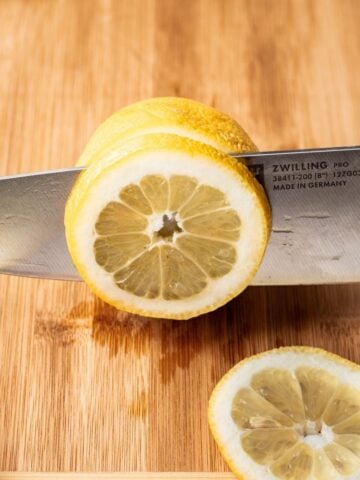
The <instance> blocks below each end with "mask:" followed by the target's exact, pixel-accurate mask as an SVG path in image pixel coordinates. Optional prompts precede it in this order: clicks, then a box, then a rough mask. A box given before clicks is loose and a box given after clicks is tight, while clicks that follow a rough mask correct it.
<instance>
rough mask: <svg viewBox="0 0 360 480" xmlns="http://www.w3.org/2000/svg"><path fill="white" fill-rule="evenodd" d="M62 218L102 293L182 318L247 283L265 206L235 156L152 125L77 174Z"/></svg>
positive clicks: (261, 238) (265, 228)
mask: <svg viewBox="0 0 360 480" xmlns="http://www.w3.org/2000/svg"><path fill="white" fill-rule="evenodd" d="M65 227H66V236H67V242H68V246H69V251H70V254H71V256H72V258H73V261H74V263H75V265H76V267H77V269H78V271H79V273H80V275H81V276H82V277H83V279H84V280H85V281H86V282H87V283H88V285H89V286H90V288H91V289H92V290H93V291H94V292H95V293H96V294H97V295H98V296H99V297H101V298H102V299H104V300H105V301H106V302H108V303H110V304H112V305H114V306H116V307H117V308H119V309H123V310H126V311H130V312H134V313H139V314H143V315H147V316H153V317H167V318H177V319H186V318H190V317H193V316H196V315H199V314H201V313H204V312H207V311H210V310H213V309H215V308H217V307H219V306H220V305H222V304H224V303H225V302H227V301H228V300H230V299H231V298H233V297H234V296H235V295H237V294H238V293H240V292H241V291H242V290H243V289H244V288H245V287H246V286H247V285H248V284H249V282H250V281H251V279H252V278H253V276H254V274H255V272H256V270H257V268H258V266H259V264H260V262H261V259H262V257H263V254H264V251H265V248H266V244H267V240H268V236H269V229H270V210H269V206H268V203H267V200H266V197H265V194H264V192H263V189H262V187H261V186H260V185H259V184H258V183H257V182H256V180H255V179H254V178H253V176H252V175H251V174H250V173H249V171H248V170H247V168H246V167H245V166H244V165H242V164H241V163H239V162H236V161H235V160H234V159H232V158H231V157H229V156H228V155H226V154H224V153H221V152H219V151H218V150H216V149H215V148H213V147H211V146H208V145H205V144H204V143H200V142H197V141H195V140H191V139H188V138H183V137H180V136H177V135H173V134H149V135H145V136H138V137H134V138H132V139H128V140H127V141H125V142H123V143H122V144H119V145H118V146H117V148H116V149H111V151H109V153H108V154H107V155H105V156H103V157H102V158H101V159H99V160H98V161H96V162H91V163H90V165H89V167H88V168H87V169H86V170H84V172H82V173H81V174H80V176H79V179H78V181H77V182H76V184H75V186H74V188H73V190H72V192H71V195H70V197H69V199H68V202H67V206H66V212H65Z"/></svg>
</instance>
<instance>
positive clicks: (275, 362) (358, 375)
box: [209, 350, 360, 480]
mask: <svg viewBox="0 0 360 480" xmlns="http://www.w3.org/2000/svg"><path fill="white" fill-rule="evenodd" d="M304 366H309V367H316V368H321V369H323V370H326V371H327V372H329V373H330V374H332V375H333V376H335V377H337V379H338V382H339V384H348V385H351V386H352V387H354V388H356V389H359V390H360V372H359V371H356V370H352V369H351V368H348V367H346V366H345V365H343V364H341V363H338V362H336V361H334V360H331V359H330V358H327V357H324V356H323V355H321V354H319V353H316V352H315V353H311V354H306V353H303V352H289V351H284V352H282V351H281V350H280V351H277V352H269V354H265V355H263V356H260V357H258V358H256V357H255V358H254V359H251V360H248V361H246V362H244V363H243V364H239V366H236V367H234V369H232V370H230V372H229V373H228V374H227V375H226V376H225V377H224V379H223V381H222V382H221V383H220V384H219V386H218V387H216V388H215V390H214V392H213V394H212V397H211V399H210V413H209V420H210V422H211V425H212V429H213V431H214V434H215V436H216V438H217V441H218V443H219V444H220V446H221V449H222V453H223V455H224V456H225V458H226V459H227V461H229V462H231V464H232V469H233V470H234V471H237V472H241V474H242V475H243V478H244V479H246V480H279V478H278V477H276V476H275V475H274V474H273V473H272V472H271V470H270V467H269V466H264V465H260V464H258V463H256V462H255V461H254V460H252V459H251V457H250V456H249V455H248V454H247V453H246V452H244V450H243V449H242V446H241V436H242V435H243V434H244V433H245V432H247V431H248V430H245V429H241V428H239V426H238V425H237V424H236V423H235V422H234V420H233V419H232V417H231V409H232V402H233V399H234V396H235V394H236V393H237V392H238V391H239V390H240V389H241V388H246V387H250V383H251V379H252V377H253V376H254V375H255V374H256V373H258V372H260V371H262V370H264V369H266V368H281V369H282V368H286V369H287V370H289V371H290V372H293V373H295V370H296V369H297V368H298V367H304ZM311 423H312V422H309V424H308V425H307V427H308V432H309V433H310V435H303V431H304V427H303V425H295V426H294V427H293V428H294V430H295V431H297V432H298V433H299V440H300V441H302V442H304V443H305V444H307V445H309V446H310V447H312V448H313V449H315V450H316V449H320V448H322V447H324V446H325V445H328V444H329V443H332V441H333V436H334V434H333V429H332V427H330V426H328V425H326V424H324V423H322V425H321V432H320V434H316V433H315V431H314V434H312V433H313V432H312V431H311ZM343 478H346V479H347V480H359V479H360V471H359V470H358V471H357V472H355V473H354V474H353V475H351V476H346V477H343V476H341V475H340V474H339V475H338V476H337V477H336V479H338V480H342V479H343ZM309 480H310V479H309ZM311 480H317V477H316V476H315V475H314V474H313V475H312V476H311Z"/></svg>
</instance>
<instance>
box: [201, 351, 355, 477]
mask: <svg viewBox="0 0 360 480" xmlns="http://www.w3.org/2000/svg"><path fill="white" fill-rule="evenodd" d="M209 424H210V428H211V430H212V433H213V435H214V438H215V440H216V442H217V443H218V445H219V447H220V450H221V452H222V454H223V456H224V458H225V460H226V461H227V463H228V464H229V466H230V468H231V469H232V470H233V471H234V473H235V474H236V475H237V476H238V477H239V478H241V479H247V480H279V479H282V480H340V479H345V478H346V479H351V480H359V479H360V367H359V366H358V365H356V364H354V363H352V362H350V361H348V360H345V359H343V358H341V357H338V356H337V355H333V354H330V353H328V352H325V351H324V350H320V349H314V348H309V347H288V348H281V349H276V350H272V351H269V352H265V353H263V354H260V355H256V356H254V357H250V358H247V359H245V360H243V361H242V362H240V363H239V364H238V365H236V366H235V367H234V368H233V369H231V370H230V371H229V372H228V373H227V374H226V375H225V376H224V377H223V378H222V380H221V381H220V382H219V384H218V385H217V386H216V387H215V390H214V392H213V394H212V396H211V398H210V403H209Z"/></svg>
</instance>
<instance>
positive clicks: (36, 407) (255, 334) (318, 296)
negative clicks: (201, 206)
mask: <svg viewBox="0 0 360 480" xmlns="http://www.w3.org/2000/svg"><path fill="white" fill-rule="evenodd" d="M359 22H360V2H358V1H357V0H317V1H313V0H292V1H290V0H252V1H249V0H182V2H178V1H176V0H132V1H131V2H129V1H126V0H92V1H91V2H90V1H88V0H76V1H74V0H0V31H1V37H0V42H1V44H0V112H1V115H0V155H1V157H0V158H1V161H0V170H1V174H12V173H17V172H28V171H35V170H41V169H47V168H58V167H66V166H70V165H73V164H74V163H75V161H76V159H77V157H78V156H79V154H80V152H81V150H82V148H83V147H84V144H85V142H86V140H87V138H88V137H89V135H90V134H91V132H92V131H93V129H94V128H95V127H96V126H97V124H98V123H99V122H100V121H101V120H103V119H104V118H105V117H106V116H107V115H109V114H110V113H111V112H113V111H114V110H116V109H117V108H119V107H121V106H123V105H125V104H128V103H131V102H134V101H136V100H139V99H142V98H146V97H150V96H155V95H182V96H188V97H192V98H195V99H198V100H200V101H203V102H205V103H208V104H211V105H214V106H216V107H218V108H220V109H222V110H224V111H227V112H228V113H230V114H231V115H233V116H234V117H235V118H237V119H238V120H239V122H240V123H241V124H242V125H243V126H244V127H245V128H246V129H247V130H248V132H249V133H250V135H251V136H252V137H253V139H254V141H255V142H256V143H257V144H258V146H259V148H260V149H264V150H271V149H286V148H297V147H298V148H302V147H320V146H332V145H351V144H358V143H359V131H360V83H359V81H358V79H359V75H360V35H359V29H358V25H359ZM359 341H360V287H359V285H348V286H339V287H336V286H332V287H327V286H323V287H320V286H318V287H297V288H294V287H292V288H285V287H284V288H283V287H282V288H280V287H276V288H249V289H248V290H247V291H246V292H245V293H244V294H243V295H241V296H240V297H239V298H237V299H236V300H234V301H233V302H231V303H230V304H229V305H227V306H225V307H223V308H221V309H220V310H219V311H217V312H215V313H213V314H209V315H205V316H203V317H201V318H198V319H195V320H191V321H189V322H183V323H178V322H171V321H165V320H163V321H162V320H161V321H156V320H150V319H147V318H140V317H136V316H133V315H127V314H124V313H121V312H116V311H115V310H114V309H113V308H111V307H109V306H107V305H105V304H104V303H102V302H100V301H99V300H97V299H95V298H94V297H93V296H92V295H91V294H90V293H89V291H88V290H87V288H86V287H85V285H83V284H75V283H65V282H56V281H45V280H34V279H25V278H14V277H1V278H0V365H1V368H0V470H3V471H13V472H16V471H23V472H24V471H35V472H36V471H50V472H51V471H52V472H56V471H64V472H66V471H68V472H69V471H74V472H76V471H86V472H89V471H94V472H96V471H98V472H100V471H103V472H107V471H108V472H111V471H123V472H127V471H180V472H181V471H190V472H191V471H193V472H196V471H199V472H201V471H214V472H216V471H218V472H222V471H226V470H227V467H226V466H225V464H224V462H223V460H222V459H221V457H220V454H219V453H218V450H217V449H216V446H215V444H214V442H213V440H212V439H211V437H210V434H209V431H208V427H207V420H206V409H207V399H208V396H209V394H210V391H211V390H212V388H213V387H214V385H215V384H216V382H217V381H218V380H219V379H220V377H221V376H222V375H223V374H224V373H225V371H226V370H227V369H228V368H230V367H231V366H232V365H233V364H234V363H236V362H238V361H239V360H241V359H242V358H243V357H244V356H247V355H251V354H253V353H256V352H260V351H263V350H266V349H269V348H272V347H275V346H280V345H295V344H301V345H304V344H308V345H314V346H318V347H324V348H326V349H328V350H330V351H333V352H336V353H339V354H341V355H343V356H345V357H347V358H349V359H351V360H354V361H356V362H360V349H359ZM4 475H5V474H3V475H2V476H1V478H10V477H9V476H7V477H6V476H4ZM179 475H180V476H181V478H185V477H183V476H182V474H179ZM199 475H200V476H198V477H196V476H195V477H193V478H205V477H202V476H201V474H199ZM205 475H207V474H205ZM16 478H22V477H20V476H19V474H16ZM24 478H25V477H24ZM36 478H38V477H37V474H36ZM53 478H54V477H53ZM57 478H62V477H57ZM120 478H121V477H120ZM126 478H127V477H126ZM135 478H140V477H135ZM146 478H150V477H148V474H146ZM155 478H160V477H159V476H155ZM165 478H167V477H165ZM175 478H176V477H175ZM189 478H191V476H190V477H189ZM206 478H207V477H206ZM219 478H222V476H221V475H220V477H219ZM224 478H226V476H225V477H224ZM228 478H230V477H228Z"/></svg>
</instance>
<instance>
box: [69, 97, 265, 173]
mask: <svg viewBox="0 0 360 480" xmlns="http://www.w3.org/2000/svg"><path fill="white" fill-rule="evenodd" d="M149 133H171V134H175V135H179V136H182V137H187V138H192V139H193V140H197V141H200V142H202V143H206V144H207V145H211V146H213V147H214V148H216V149H217V150H220V151H222V152H225V153H238V152H253V151H255V150H257V149H256V146H255V145H254V143H253V142H252V141H251V139H250V137H249V136H248V135H247V133H246V132H245V131H244V130H243V129H242V128H241V126H240V125H239V124H238V123H237V122H236V121H235V120H234V119H232V118H231V117H229V116H228V115H226V114H225V113H222V112H220V111H218V110H216V109H215V108H212V107H209V106H208V105H204V104H203V103H200V102H196V101H194V100H190V99H188V98H179V97H156V98H150V99H147V100H142V101H141V102H137V103H134V104H132V105H128V106H126V107H124V108H122V109H121V110H119V111H118V112H116V113H114V114H113V115H111V116H110V117H109V118H108V119H107V120H105V122H103V123H102V124H101V125H100V126H99V127H98V128H97V129H96V131H95V132H94V134H93V135H92V136H91V138H90V140H89V142H88V144H87V146H86V148H85V150H84V152H83V154H82V155H81V157H80V159H79V162H78V165H88V164H89V163H90V162H94V161H96V160H99V159H101V158H103V157H104V156H105V155H107V154H108V153H109V152H112V151H114V150H116V149H117V147H118V146H119V145H120V144H121V143H122V142H123V141H124V140H126V139H129V138H133V137H137V136H139V135H145V134H149Z"/></svg>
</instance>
